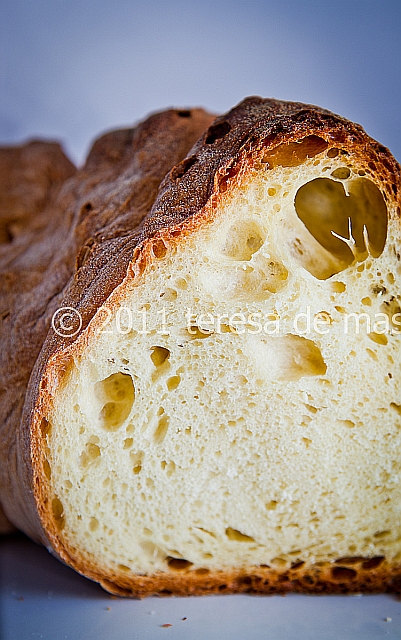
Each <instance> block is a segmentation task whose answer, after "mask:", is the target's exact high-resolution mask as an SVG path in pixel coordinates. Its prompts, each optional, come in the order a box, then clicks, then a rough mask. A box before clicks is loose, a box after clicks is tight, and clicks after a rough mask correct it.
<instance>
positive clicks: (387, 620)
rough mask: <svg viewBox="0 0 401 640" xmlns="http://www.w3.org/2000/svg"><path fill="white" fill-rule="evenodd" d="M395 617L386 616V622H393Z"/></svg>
mask: <svg viewBox="0 0 401 640" xmlns="http://www.w3.org/2000/svg"><path fill="white" fill-rule="evenodd" d="M392 621H393V619H392V618H384V622H392Z"/></svg>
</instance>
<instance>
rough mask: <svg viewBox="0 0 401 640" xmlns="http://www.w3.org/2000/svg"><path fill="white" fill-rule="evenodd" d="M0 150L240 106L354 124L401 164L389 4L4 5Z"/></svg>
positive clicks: (312, 0) (399, 66) (400, 47)
mask: <svg viewBox="0 0 401 640" xmlns="http://www.w3.org/2000/svg"><path fill="white" fill-rule="evenodd" d="M0 14H1V16H0V60H1V72H0V73H1V75H0V144H9V143H15V142H19V141H23V140H26V139H29V138H33V137H45V138H50V139H58V140H60V141H61V142H62V143H63V145H64V148H65V150H66V151H67V153H68V154H69V156H70V157H71V158H72V159H73V160H74V161H75V162H76V163H82V161H83V159H84V157H85V154H86V153H87V151H88V148H89V146H90V144H91V143H92V141H93V139H94V138H95V137H97V136H98V135H99V134H100V133H102V132H103V131H105V130H108V129H112V128H116V127H120V126H130V125H132V124H133V123H134V122H135V121H138V120H140V119H142V118H144V117H145V115H147V114H148V113H149V112H151V111H155V110H158V109H162V108H165V107H168V106H181V107H184V106H204V107H206V108H208V109H209V110H212V111H215V112H217V113H220V112H224V111H226V110H228V109H229V108H231V107H232V106H233V105H234V104H236V103H237V102H239V101H240V100H241V99H242V98H243V97H245V96H246V95H262V96H265V97H276V98H282V99H287V100H300V101H303V102H310V103H313V104H318V105H320V106H323V107H326V108H328V109H331V110H332V111H334V112H337V113H340V114H341V115H343V116H345V117H348V118H350V119H352V120H354V121H357V122H359V123H360V124H362V125H363V126H364V128H365V129H366V130H367V131H368V133H370V135H372V136H373V137H375V138H376V139H378V140H380V141H381V142H382V143H383V144H385V145H386V146H388V147H390V149H391V150H392V152H393V153H394V155H395V156H396V157H397V159H398V160H401V127H400V122H399V103H400V97H401V86H400V76H401V55H400V53H401V36H400V34H401V1H400V0H380V2H379V1H377V0H375V1H372V0H333V1H330V2H329V1H326V0H304V1H302V0H281V1H280V0H266V1H265V2H263V1H260V0H259V1H258V0H248V1H247V2H239V1H237V0H232V1H228V0H203V1H202V2H198V1H197V0H194V1H191V0H186V1H185V0H173V1H168V0H166V1H165V2H162V1H159V2H157V1H156V0H147V1H146V2H144V1H142V0H131V1H130V0H113V1H111V0H14V1H11V0H2V3H1V5H0Z"/></svg>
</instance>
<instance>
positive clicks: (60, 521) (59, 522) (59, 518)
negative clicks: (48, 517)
mask: <svg viewBox="0 0 401 640" xmlns="http://www.w3.org/2000/svg"><path fill="white" fill-rule="evenodd" d="M52 513H53V518H54V522H55V524H56V527H57V529H59V530H60V531H61V529H63V528H64V524H65V522H64V507H63V503H62V502H61V500H59V499H58V498H53V500H52Z"/></svg>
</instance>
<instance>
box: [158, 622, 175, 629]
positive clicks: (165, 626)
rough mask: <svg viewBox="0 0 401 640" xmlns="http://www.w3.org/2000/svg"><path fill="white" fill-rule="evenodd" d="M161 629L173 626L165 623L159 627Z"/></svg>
mask: <svg viewBox="0 0 401 640" xmlns="http://www.w3.org/2000/svg"><path fill="white" fill-rule="evenodd" d="M161 626H162V627H163V628H167V627H172V626H173V625H172V624H170V623H169V622H166V624H162V625H161Z"/></svg>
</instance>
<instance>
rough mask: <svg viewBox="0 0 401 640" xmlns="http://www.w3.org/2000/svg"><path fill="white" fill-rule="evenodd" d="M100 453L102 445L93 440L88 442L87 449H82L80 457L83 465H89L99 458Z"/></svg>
mask: <svg viewBox="0 0 401 640" xmlns="http://www.w3.org/2000/svg"><path fill="white" fill-rule="evenodd" d="M100 455H101V452H100V447H99V446H98V445H97V444H94V443H93V442H87V443H86V445H85V449H84V450H83V451H82V453H81V455H80V457H79V462H80V465H81V467H84V468H85V467H87V466H88V465H89V464H91V463H92V462H94V461H95V460H96V459H97V458H99V457H100Z"/></svg>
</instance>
